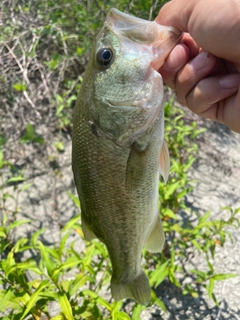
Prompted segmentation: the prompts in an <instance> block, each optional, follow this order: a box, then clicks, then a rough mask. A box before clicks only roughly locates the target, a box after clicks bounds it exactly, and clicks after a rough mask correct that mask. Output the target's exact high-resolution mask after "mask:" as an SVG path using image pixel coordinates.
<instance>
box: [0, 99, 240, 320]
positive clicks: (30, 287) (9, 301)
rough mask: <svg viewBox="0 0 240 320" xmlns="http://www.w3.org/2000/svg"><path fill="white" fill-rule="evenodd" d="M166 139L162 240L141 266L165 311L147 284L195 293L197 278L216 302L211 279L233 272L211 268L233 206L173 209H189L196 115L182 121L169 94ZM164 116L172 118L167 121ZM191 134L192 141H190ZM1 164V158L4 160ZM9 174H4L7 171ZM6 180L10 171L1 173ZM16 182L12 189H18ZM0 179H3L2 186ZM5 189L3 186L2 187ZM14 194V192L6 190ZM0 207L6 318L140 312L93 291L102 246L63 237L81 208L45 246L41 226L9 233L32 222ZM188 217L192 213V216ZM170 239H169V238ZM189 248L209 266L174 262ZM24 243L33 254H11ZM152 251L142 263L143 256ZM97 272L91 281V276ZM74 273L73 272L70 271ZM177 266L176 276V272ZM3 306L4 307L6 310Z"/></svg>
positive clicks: (103, 267) (0, 308)
mask: <svg viewBox="0 0 240 320" xmlns="http://www.w3.org/2000/svg"><path fill="white" fill-rule="evenodd" d="M166 115H167V118H166V140H167V142H168V145H169V147H170V154H171V164H172V166H171V173H170V179H169V182H168V183H167V185H164V184H163V182H160V183H159V194H160V206H161V218H162V220H163V226H164V229H165V233H166V238H167V243H168V248H167V250H165V251H164V253H161V254H160V255H153V254H149V253H148V252H146V251H145V250H144V252H143V254H144V257H145V261H146V262H145V264H144V266H143V267H144V269H145V272H146V273H147V275H148V278H149V281H150V284H151V287H152V288H153V290H152V300H151V304H155V305H157V306H159V307H160V308H161V309H162V310H163V311H166V306H165V305H164V303H163V302H162V301H161V300H160V299H159V298H158V297H157V296H156V293H155V291H154V289H155V288H157V287H158V286H159V285H161V283H162V282H163V281H164V280H166V279H168V281H170V282H171V283H172V284H173V285H174V286H176V287H178V288H180V290H182V293H183V295H185V294H190V295H191V296H192V297H194V298H197V297H198V291H197V290H196V286H197V285H198V286H199V285H200V286H201V287H202V288H205V289H206V290H207V292H208V295H209V298H212V299H213V300H214V301H215V303H216V304H218V301H217V299H216V297H215V295H214V285H215V282H216V281H221V280H225V279H227V278H230V277H235V276H236V275H235V274H218V273H216V272H215V271H214V267H213V264H212V262H211V259H213V258H214V253H215V249H216V247H217V246H219V245H220V246H223V245H224V243H225V241H226V237H230V238H231V235H230V234H229V233H228V232H227V231H225V227H226V226H234V227H235V228H239V220H238V218H237V213H238V212H239V211H240V209H238V210H233V209H232V208H230V207H227V208H223V210H228V211H229V212H230V218H229V219H228V220H226V221H224V220H213V221H211V220H210V212H207V213H206V214H205V215H203V216H200V215H199V214H197V213H196V212H192V211H191V212H189V214H191V215H195V222H194V223H192V222H190V220H189V221H188V223H187V225H186V223H185V222H184V220H183V219H182V218H181V215H180V212H181V211H182V210H184V212H187V211H189V209H188V208H187V207H186V205H185V201H184V197H185V196H186V194H187V193H188V192H190V191H191V190H192V188H193V181H190V180H189V178H188V174H187V173H188V170H189V168H190V167H191V165H192V163H193V161H194V160H195V158H196V155H197V145H196V144H195V143H194V139H195V138H196V136H197V135H198V134H199V131H198V130H197V128H196V125H195V123H193V124H191V125H190V126H186V125H184V123H183V116H184V114H183V111H181V110H179V109H175V108H174V107H173V105H172V103H171V102H169V103H167V104H166ZM170 123H171V124H172V125H171V126H170ZM189 142H191V143H189ZM2 164H4V166H8V163H7V162H6V163H4V160H3V159H2ZM10 179H11V178H10ZM8 181H9V179H8ZM27 187H30V186H29V185H25V186H24V187H22V188H21V189H19V188H16V187H15V189H14V190H15V192H21V191H22V190H23V189H24V188H27ZM3 190H4V186H3V187H2V191H3ZM3 194H4V191H3ZM68 194H69V197H70V198H71V199H72V201H73V203H74V204H75V205H76V206H77V207H78V208H79V207H80V203H79V200H78V198H77V197H76V196H75V195H73V194H72V193H68ZM13 197H14V196H13ZM4 203H5V200H4V197H3V198H2V204H1V206H2V208H4V210H5V214H4V218H3V220H2V221H1V225H0V238H1V242H0V243H1V246H0V254H1V255H2V256H3V258H2V259H1V261H0V285H2V289H1V290H0V301H1V303H0V312H4V311H8V316H7V317H6V319H12V320H17V319H26V318H27V317H28V316H30V315H31V316H32V318H34V319H39V317H40V316H41V315H45V316H46V319H86V318H91V319H92V318H93V319H118V320H119V319H131V318H130V316H131V317H132V319H139V318H140V314H141V311H142V310H144V309H145V307H143V306H140V305H138V304H136V303H135V304H134V305H133V307H132V310H131V313H130V314H129V313H126V312H124V309H123V308H122V307H123V302H122V301H119V302H115V301H110V302H109V301H108V300H106V299H104V298H103V297H101V296H100V295H99V291H100V289H101V288H102V287H104V286H106V285H109V283H110V277H111V265H110V261H109V258H108V254H107V251H106V248H105V246H104V245H103V244H102V243H101V242H99V241H97V240H95V241H92V242H91V243H87V244H86V249H85V250H84V251H83V252H78V251H77V250H76V248H75V242H73V243H72V244H71V245H70V246H69V245H67V239H68V237H69V235H70V234H72V233H75V234H77V235H78V236H79V237H81V238H82V237H83V233H82V229H81V224H80V215H78V216H76V217H74V218H72V219H71V220H70V221H69V222H68V223H67V224H66V225H65V226H64V227H63V228H62V230H61V239H60V242H59V244H58V245H55V246H54V247H49V246H47V245H45V244H44V243H43V242H41V241H40V240H39V237H40V236H41V235H42V234H43V233H44V232H45V231H46V230H39V231H37V232H35V233H34V234H33V235H32V236H31V238H30V239H28V238H20V239H19V240H16V241H13V239H12V236H11V234H12V232H14V230H15V229H16V228H18V227H19V226H20V225H23V224H26V223H31V221H29V220H20V221H18V220H17V219H11V218H10V215H9V214H7V212H8V211H7V208H5V207H4ZM191 221H192V220H191ZM170 239H171V240H170ZM194 247H195V248H196V250H198V251H199V252H200V253H201V254H202V255H204V256H205V259H206V261H207V265H208V270H205V271H202V270H198V269H193V270H188V271H186V270H185V269H184V268H182V267H181V261H182V259H184V256H185V253H186V250H187V249H189V248H194ZM29 251H31V252H32V254H33V253H34V256H36V257H38V259H34V258H28V259H24V260H19V259H18V254H19V253H24V252H29ZM151 259H153V261H154V262H153V263H152V262H151V265H152V266H153V268H149V264H150V262H149V261H150V260H151ZM29 271H31V272H32V273H33V274H35V277H34V278H35V280H31V281H30V280H28V272H29ZM100 272H101V277H100V280H99V281H98V282H96V278H97V276H98V274H99V273H100ZM70 274H74V276H71V277H70V276H69V275H70ZM179 274H181V275H182V277H179ZM187 276H191V278H192V282H191V284H186V285H183V284H182V281H180V280H179V279H180V278H183V279H184V278H185V277H187ZM52 301H56V302H57V303H58V306H59V310H60V311H59V314H58V315H57V316H55V317H54V318H51V316H50V314H49V306H50V303H51V302H52ZM9 310H10V311H9Z"/></svg>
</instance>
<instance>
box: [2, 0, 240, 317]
mask: <svg viewBox="0 0 240 320" xmlns="http://www.w3.org/2000/svg"><path fill="white" fill-rule="evenodd" d="M164 2H165V1H144V0H138V1H126V0H120V1H117V2H116V1H115V0H110V1H105V0H101V1H94V0H86V1H72V0H67V1H66V0H59V1H54V0H41V1H36V0H32V1H24V0H23V1H20V0H15V1H8V0H7V1H4V0H3V1H2V2H1V3H0V70H1V72H0V101H1V102H0V104H1V107H0V118H1V123H0V126H1V127H0V220H1V221H0V257H1V260H0V316H1V319H3V320H7V319H11V320H19V319H54V320H60V319H131V318H132V319H140V314H141V312H142V310H143V309H144V308H145V307H142V306H140V305H138V304H135V303H130V302H129V301H126V302H123V301H120V302H114V301H112V300H111V299H110V297H109V295H107V294H106V290H109V288H108V285H109V280H110V276H111V266H110V263H109V259H108V255H107V252H106V249H105V247H104V246H103V245H102V244H101V243H100V242H98V241H93V242H92V243H86V247H85V248H84V250H79V248H78V246H76V245H75V242H76V243H77V241H78V240H74V241H72V242H71V243H69V242H68V239H69V238H70V237H71V236H73V235H75V236H76V237H75V238H74V239H76V238H77V239H79V238H82V237H83V235H82V230H81V226H80V220H79V215H76V214H75V212H76V211H79V210H78V208H79V201H78V199H77V197H76V195H75V194H76V193H75V192H73V191H72V189H71V190H67V189H66V190H65V191H64V192H65V193H66V194H68V197H69V198H70V199H71V200H72V207H71V210H72V214H70V217H71V219H70V220H69V221H68V219H65V220H64V222H62V221H60V227H59V230H60V233H59V239H58V241H56V243H54V244H51V245H49V243H47V242H46V241H44V239H45V238H44V237H43V236H44V234H47V232H48V230H46V229H41V228H37V230H35V231H34V232H32V231H31V232H26V230H30V229H28V225H34V223H35V222H36V221H37V220H38V219H39V217H34V213H33V216H32V219H22V217H24V213H25V210H27V209H26V208H25V207H24V206H21V201H20V200H19V199H20V198H21V195H22V194H23V193H24V192H26V190H28V192H29V193H31V190H32V188H33V186H32V178H33V175H34V176H37V175H40V174H41V172H42V171H41V170H43V169H44V170H45V173H46V172H47V174H48V173H49V174H50V172H51V174H53V176H54V179H55V180H54V181H55V183H56V181H58V179H60V178H61V175H62V172H61V161H63V160H62V159H65V158H67V159H68V160H69V159H70V154H69V151H68V150H69V149H68V148H67V146H69V144H70V141H71V127H72V124H71V119H72V111H73V107H74V103H75V100H76V96H77V92H78V91H79V88H80V85H81V80H82V76H83V73H84V70H85V67H86V62H87V56H88V52H89V49H90V46H91V42H92V39H93V37H94V35H95V33H96V32H97V30H98V29H99V28H100V27H101V25H102V21H103V20H104V18H105V15H106V12H107V10H108V9H109V8H111V7H117V8H118V9H120V10H122V11H126V12H130V13H132V14H134V15H136V16H139V17H142V18H145V19H153V18H154V17H155V16H156V15H157V13H158V11H159V9H160V7H161V5H162V4H163V3H164ZM165 109H166V140H167V142H168V146H169V149H170V156H171V176H170V180H169V182H168V184H167V185H166V186H165V185H164V184H163V183H162V182H160V184H159V194H160V204H161V216H162V219H163V225H164V229H165V232H166V238H167V241H166V242H167V245H166V248H165V250H164V252H163V253H161V254H155V255H153V254H149V253H148V252H146V251H144V259H143V267H144V270H145V272H146V273H147V275H148V277H149V279H150V283H151V286H152V288H153V290H152V301H151V305H153V304H154V305H157V306H159V307H160V308H161V309H162V310H163V311H166V310H167V307H166V306H165V304H164V302H163V301H162V300H161V299H160V298H159V295H158V292H159V288H161V285H162V283H163V282H164V281H167V282H168V283H169V284H172V285H173V286H175V287H177V288H179V290H180V291H181V293H182V294H183V295H191V296H192V297H193V298H197V297H198V295H199V292H201V290H202V288H204V289H206V290H207V292H208V295H209V297H210V298H212V299H213V300H214V301H215V303H216V304H218V301H217V299H216V297H215V295H214V284H215V281H219V280H223V279H226V277H231V276H235V275H231V274H228V275H225V274H216V273H215V271H214V268H213V264H212V259H213V258H214V253H215V249H216V246H219V245H220V246H223V245H224V243H225V241H226V237H231V236H230V234H229V233H228V232H227V231H226V230H225V227H226V226H227V225H231V226H234V227H236V228H237V227H239V222H238V220H237V218H236V214H237V212H238V211H239V210H233V209H231V208H225V209H224V210H228V211H229V212H230V218H229V219H228V220H225V221H223V220H218V221H210V220H209V217H210V213H209V212H208V213H206V214H205V215H203V216H200V215H199V214H198V213H197V212H193V211H190V209H188V208H187V207H186V205H185V197H186V195H187V194H188V193H189V192H191V190H192V188H194V181H191V180H190V179H189V177H188V170H189V168H190V167H191V166H192V164H193V162H194V161H195V159H196V156H197V152H198V146H197V143H196V142H197V139H198V136H199V134H200V133H201V131H200V130H198V128H197V126H196V123H195V122H191V123H187V122H186V119H184V112H183V111H182V110H181V109H179V108H178V109H177V108H175V107H174V106H173V100H172V99H170V100H169V102H167V103H166V106H165ZM65 163H67V164H68V166H69V167H70V163H69V162H67V161H66V162H65ZM39 188H40V189H41V185H40V186H39ZM51 191H52V190H49V194H51ZM40 205H41V201H40V200H39V203H37V206H40ZM54 211H56V212H57V211H60V208H58V207H57V206H55V208H54ZM190 216H191V219H190V218H189V217H190ZM184 217H185V218H184ZM186 217H187V219H186ZM22 227H23V229H21V228H22ZM19 230H20V231H19ZM21 230H24V232H22V231H21ZM31 230H32V229H31ZM193 248H195V250H198V251H199V252H200V253H201V254H202V255H203V256H204V257H205V259H206V265H207V268H206V270H198V269H193V270H185V268H184V259H185V258H186V256H187V255H188V253H189V250H194V249H193ZM189 277H190V279H191V281H190V282H188V283H186V281H185V279H186V278H189ZM53 303H56V304H57V312H55V314H54V315H53V312H52V309H53Z"/></svg>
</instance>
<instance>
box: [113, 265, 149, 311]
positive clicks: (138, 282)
mask: <svg viewBox="0 0 240 320" xmlns="http://www.w3.org/2000/svg"><path fill="white" fill-rule="evenodd" d="M111 292H112V297H113V299H114V300H116V301H118V300H122V299H125V298H132V299H134V300H136V302H137V303H139V304H142V305H147V304H148V303H149V301H150V299H151V288H150V285H149V281H148V278H147V276H146V275H145V273H144V272H143V271H141V273H140V274H139V275H138V276H137V277H136V278H135V279H134V280H133V281H132V282H130V283H119V282H115V281H114V279H113V278H112V281H111Z"/></svg>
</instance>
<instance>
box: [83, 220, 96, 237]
mask: <svg viewBox="0 0 240 320" xmlns="http://www.w3.org/2000/svg"><path fill="white" fill-rule="evenodd" d="M81 218H82V231H83V234H84V238H85V240H87V241H91V240H93V239H96V238H97V237H96V236H95V234H94V233H93V231H92V230H91V229H90V228H89V226H88V225H87V223H86V221H85V219H84V215H83V214H82V215H81Z"/></svg>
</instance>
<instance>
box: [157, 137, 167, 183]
mask: <svg viewBox="0 0 240 320" xmlns="http://www.w3.org/2000/svg"><path fill="white" fill-rule="evenodd" d="M169 170H170V158H169V152H168V146H167V143H166V141H165V140H164V141H163V146H162V149H161V153H160V169H159V171H160V174H161V175H162V177H163V180H164V182H165V183H167V181H168V176H169Z"/></svg>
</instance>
